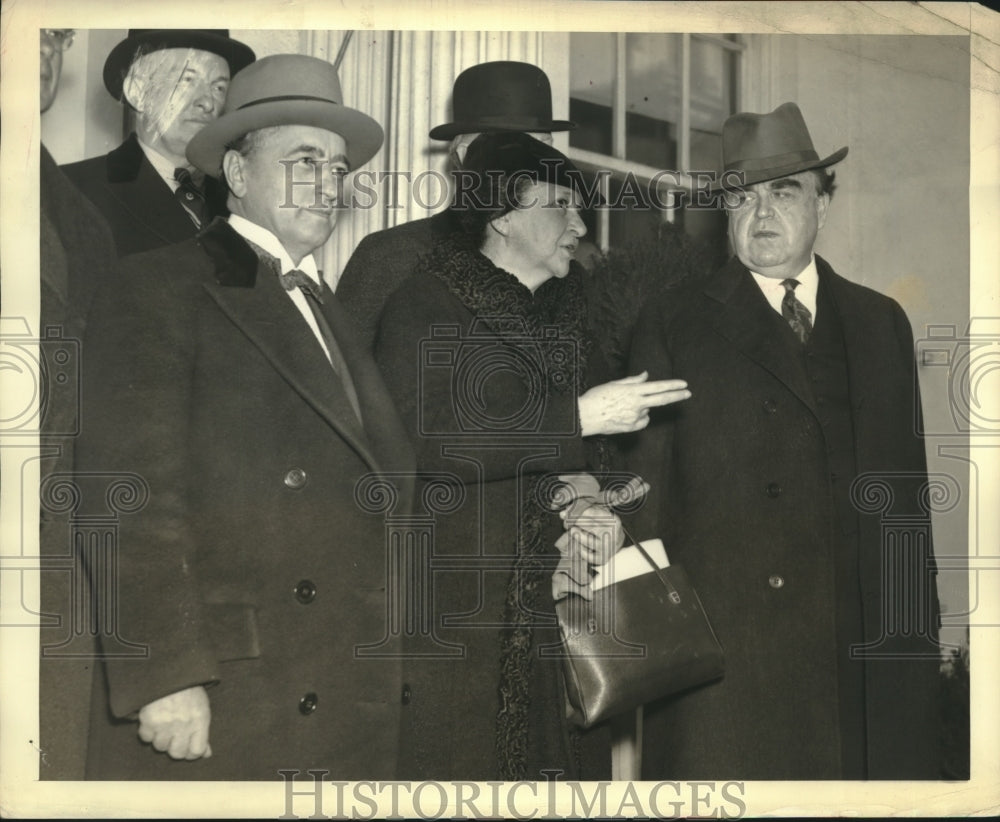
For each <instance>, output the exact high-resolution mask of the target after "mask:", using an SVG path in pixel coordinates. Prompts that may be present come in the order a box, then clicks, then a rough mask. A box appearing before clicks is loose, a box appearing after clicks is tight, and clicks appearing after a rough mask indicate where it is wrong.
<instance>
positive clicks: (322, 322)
mask: <svg viewBox="0 0 1000 822" xmlns="http://www.w3.org/2000/svg"><path fill="white" fill-rule="evenodd" d="M279 276H280V277H281V284H282V286H284V289H285V291H294V290H295V289H296V288H298V289H299V290H300V291H302V293H303V294H305V295H306V302H307V303H308V304H309V309H310V310H311V311H312V313H313V317H314V318H315V319H316V325H317V326H318V327H319V333H320V336H321V337H322V338H323V342H325V343H326V349H327V351H329V352H330V364H331V365H332V366H333V370H334V371H336V372H337V376H338V377H340V382H341V383H342V384H343V386H344V393H345V394H346V395H347V400H348V402H350V404H351V408H353V409H354V414H355V416H357V418H358V422H361V423H362V424H363V421H362V419H361V405H360V404H359V403H358V393H357V391H355V389H354V381H353V380H352V379H351V372H350V371H349V370H348V368H347V362H346V361H345V360H344V355H343V354H341V353H340V346H339V345H337V339H336V338H335V337H334V336H333V329H331V328H330V324H329V323H328V322H327V321H326V317H325V316H324V314H323V309H322V308H321V306H322V305H323V294H322V288H321V287H320V285H319V284H318V283H317V282H316V281H315V280H314V279H313V278H312V277H310V276H309V275H308V274H306V273H305V272H304V271H299V269H297V268H295V269H292V270H291V271H286V272H285V273H284V274H280V275H279Z"/></svg>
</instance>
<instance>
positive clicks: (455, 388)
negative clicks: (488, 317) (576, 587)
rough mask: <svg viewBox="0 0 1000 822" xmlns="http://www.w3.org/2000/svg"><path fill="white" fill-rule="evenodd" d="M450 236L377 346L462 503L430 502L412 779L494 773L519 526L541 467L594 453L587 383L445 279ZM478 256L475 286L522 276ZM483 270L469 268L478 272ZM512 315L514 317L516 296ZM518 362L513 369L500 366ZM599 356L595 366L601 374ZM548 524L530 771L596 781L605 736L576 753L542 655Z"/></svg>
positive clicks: (437, 472) (404, 406)
mask: <svg viewBox="0 0 1000 822" xmlns="http://www.w3.org/2000/svg"><path fill="white" fill-rule="evenodd" d="M443 247H444V246H442V247H439V250H438V251H436V252H435V256H434V257H432V258H431V259H429V260H428V261H427V263H426V265H425V266H423V267H421V269H420V270H418V271H417V272H416V273H414V274H413V275H412V276H411V277H409V278H408V279H407V280H405V281H404V283H403V285H402V286H401V287H400V288H399V289H398V290H397V291H396V292H395V293H394V294H392V296H390V297H389V299H388V301H387V302H386V305H385V310H384V311H383V313H382V317H381V322H380V329H379V336H378V340H377V343H376V349H375V351H376V353H375V356H376V360H377V361H378V363H379V366H380V368H381V369H382V372H383V374H384V375H385V379H386V383H387V385H388V386H389V389H390V391H391V392H392V394H393V396H394V398H395V399H396V403H397V405H398V407H399V410H400V413H401V414H402V416H403V419H404V421H405V424H406V427H407V429H408V430H409V432H410V435H411V437H412V438H413V442H414V444H415V448H416V450H417V462H418V469H419V472H420V475H421V479H422V481H423V482H424V483H425V484H426V483H431V482H435V481H438V482H444V483H451V484H454V485H457V486H459V493H458V497H457V498H458V499H459V500H460V501H461V502H460V504H456V505H454V506H452V507H451V510H448V511H443V510H438V511H436V512H434V511H428V513H430V514H436V517H435V521H434V532H433V549H432V553H431V562H430V574H429V579H430V582H431V588H430V591H431V595H430V597H428V596H427V592H426V591H425V592H424V593H423V596H424V597H425V599H424V602H425V608H426V612H427V613H428V614H429V615H430V625H431V631H430V633H431V635H430V636H417V637H414V639H415V640H418V641H416V642H414V643H413V644H412V645H411V647H412V648H413V649H414V651H415V652H416V653H420V654H422V655H423V656H422V658H420V659H415V660H411V662H410V663H409V665H408V672H407V681H408V684H409V686H410V702H409V705H408V707H407V708H406V710H405V714H404V735H403V751H404V757H403V758H404V759H405V765H404V769H403V770H402V771H401V774H400V775H401V777H402V778H404V779H411V780H422V779H432V778H436V779H472V780H483V779H496V778H499V777H500V766H499V764H498V755H497V712H498V710H499V708H500V704H501V700H500V696H499V685H500V681H501V637H502V635H503V629H504V618H505V607H504V603H505V597H506V593H507V586H508V583H509V580H510V579H511V572H512V569H513V567H514V562H515V557H516V555H517V551H518V535H519V533H521V532H522V529H523V528H525V527H528V526H527V525H526V522H525V517H524V514H525V508H526V506H525V500H526V499H527V497H528V492H529V489H530V487H531V482H532V479H533V478H534V477H536V476H538V475H540V474H544V473H547V472H551V471H556V472H565V471H575V470H586V467H587V463H588V452H587V447H586V446H585V443H584V441H583V439H582V438H581V437H580V434H579V423H578V419H577V396H578V394H579V393H582V391H583V386H582V385H580V384H579V383H577V382H576V381H575V380H572V383H573V384H572V385H571V386H568V387H567V388H568V390H566V391H565V392H562V393H556V392H552V391H548V390H547V389H546V388H544V386H545V385H546V384H547V380H546V377H545V376H544V370H545V366H544V364H543V363H542V362H541V360H540V359H539V348H538V345H537V340H534V339H532V337H531V335H530V334H528V333H525V332H523V331H522V332H520V333H518V332H517V331H511V333H509V334H508V333H502V332H499V331H498V330H497V327H496V326H495V325H492V324H484V323H483V322H482V316H481V315H482V313H483V312H477V311H473V310H472V308H470V304H469V302H468V301H464V300H463V299H462V298H460V297H459V296H457V295H456V293H454V292H453V291H452V290H451V289H450V288H449V287H448V286H446V285H445V284H444V283H443V282H442V280H441V279H439V277H438V276H436V274H435V273H434V271H435V268H436V265H435V263H436V262H438V261H440V259H441V258H442V257H444V256H445V255H444V254H443V252H441V250H440V249H442V248H443ZM475 256H476V257H478V258H479V260H480V261H482V264H483V265H485V266H487V267H488V268H489V269H490V271H488V272H485V273H483V272H478V273H479V274H480V275H481V277H480V279H478V280H477V282H478V283H480V284H485V283H488V282H490V278H491V277H499V278H500V279H501V280H510V281H513V280H514V278H513V277H512V275H510V274H507V273H506V272H501V271H500V270H499V269H497V268H495V267H493V266H492V264H490V263H489V262H488V261H487V260H486V258H485V257H482V255H478V254H477V255H475ZM474 274H476V272H474V271H473V270H471V269H470V270H469V271H468V277H469V280H470V282H471V281H473V276H474ZM572 276H575V277H578V276H579V275H572ZM493 282H496V281H495V280H493ZM550 283H551V285H552V286H554V287H556V288H560V287H561V286H562V283H555V282H553V281H550ZM514 287H515V288H520V289H523V288H524V287H523V286H520V285H515V286H514ZM543 288H545V286H543ZM484 291H487V292H488V291H489V286H488V285H486V286H485V288H484ZM524 292H525V294H527V289H524ZM477 296H480V297H482V296H484V294H478V295H477ZM501 302H502V301H501ZM503 313H504V315H505V316H506V318H507V319H508V320H513V321H514V322H515V323H516V321H517V313H516V310H515V309H514V305H513V303H509V304H507V306H506V308H505V309H504V310H503ZM565 342H566V340H565V338H563V340H562V341H561V342H560V343H557V344H564V343H565ZM543 344H544V343H543ZM576 353H577V352H576V351H575V350H573V351H572V353H571V356H570V359H572V358H573V357H574V356H575V355H576ZM521 357H525V358H527V359H528V360H529V361H530V362H531V363H532V365H531V367H529V369H528V371H527V372H526V371H525V370H523V369H522V368H520V367H519V366H518V365H517V362H519V361H521V360H520V358H521ZM511 363H513V364H514V367H513V368H507V367H505V365H504V364H506V365H510V364H511ZM596 367H597V366H596V365H595V364H593V363H591V364H590V370H591V373H593V370H594V368H596ZM533 368H537V369H538V371H537V372H536V373H537V375H538V376H539V380H538V381H537V382H536V381H532V379H530V373H531V372H532V369H533ZM426 499H428V497H426V496H425V500H426ZM540 524H541V530H542V533H543V536H542V537H541V539H542V540H544V545H541V546H540V547H541V549H542V551H541V552H542V553H543V554H544V555H545V560H543V561H546V562H548V563H549V564H548V566H547V567H548V571H549V573H548V574H546V575H545V576H544V581H543V583H542V584H541V586H540V591H541V594H542V596H541V597H540V603H539V605H538V606H537V609H538V611H537V614H536V617H537V619H536V624H537V626H538V629H537V630H536V632H535V634H534V646H533V648H532V651H531V653H532V654H533V663H532V665H531V673H530V683H531V684H530V686H529V688H530V691H531V705H530V708H529V724H530V729H529V737H528V744H527V750H528V757H527V761H526V768H527V778H528V779H536V780H544V778H545V777H544V776H543V775H542V774H541V773H540V770H541V769H542V768H547V767H551V768H560V769H562V770H563V772H564V773H571V774H574V775H576V774H577V770H576V769H577V766H578V765H579V766H580V767H582V768H584V769H585V774H586V769H588V768H589V769H590V770H589V774H590V776H591V778H598V776H601V777H605V778H606V777H607V776H608V774H609V773H610V745H609V742H608V737H607V736H601V737H600V741H597V736H598V735H594V737H593V738H592V740H591V742H590V744H589V747H587V748H586V749H585V751H584V754H583V759H584V761H583V762H581V763H578V762H577V761H576V760H577V755H576V754H575V753H574V752H573V750H572V747H573V745H574V744H576V743H573V742H572V741H571V739H570V735H569V732H568V728H567V727H566V726H565V723H563V722H562V721H561V718H562V715H563V711H564V696H563V692H562V685H561V682H560V680H559V672H558V669H557V665H558V660H553V659H546V660H541V659H539V658H538V655H537V654H538V649H539V647H541V646H542V645H543V644H544V643H545V642H550V643H551V642H554V641H556V640H557V638H558V637H557V635H556V634H555V633H554V632H553V627H552V626H553V624H554V623H553V617H552V598H551V591H550V581H549V580H550V574H551V570H552V566H553V564H554V562H555V561H556V560H557V559H558V554H557V552H556V551H555V549H554V548H553V547H552V546H553V542H554V540H555V539H556V538H557V537H558V535H559V534H560V533H561V531H562V529H561V526H560V524H559V519H558V517H556V516H555V514H545V515H544V517H543V518H542V522H541V523H540ZM433 655H436V656H437V657H438V658H433ZM595 769H598V770H600V773H599V774H598V773H595V772H594V771H595Z"/></svg>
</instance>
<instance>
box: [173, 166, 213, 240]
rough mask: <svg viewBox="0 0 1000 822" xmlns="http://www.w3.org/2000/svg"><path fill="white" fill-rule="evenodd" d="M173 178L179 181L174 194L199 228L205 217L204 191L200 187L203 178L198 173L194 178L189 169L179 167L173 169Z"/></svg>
mask: <svg viewBox="0 0 1000 822" xmlns="http://www.w3.org/2000/svg"><path fill="white" fill-rule="evenodd" d="M174 179H175V180H176V181H177V182H178V183H179V185H178V186H177V191H175V192H174V196H175V197H176V198H177V201H178V202H179V203H180V204H181V205H182V206H184V208H185V209H187V211H188V213H189V214H191V216H192V218H193V219H194V222H195V225H197V226H198V227H199V228H201V226H203V225H204V224H205V219H206V208H205V192H204V190H203V189H202V185H203V184H204V180H205V178H204V177H203V176H201V175H200V174H199V178H198V179H196V178H195V177H194V176H193V175H192V174H191V172H190V170H188V169H186V168H183V167H181V168H175V169H174Z"/></svg>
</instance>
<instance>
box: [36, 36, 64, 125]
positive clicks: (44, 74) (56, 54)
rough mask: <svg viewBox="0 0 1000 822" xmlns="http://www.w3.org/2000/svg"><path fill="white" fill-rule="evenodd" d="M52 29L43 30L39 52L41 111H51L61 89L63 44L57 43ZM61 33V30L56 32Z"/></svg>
mask: <svg viewBox="0 0 1000 822" xmlns="http://www.w3.org/2000/svg"><path fill="white" fill-rule="evenodd" d="M52 31H53V30H52V29H42V30H41V36H42V42H41V49H40V52H39V61H40V66H39V68H40V73H39V82H40V91H41V95H40V96H41V111H43V112H45V111H47V110H48V109H49V107H50V106H51V105H52V103H53V102H54V101H55V99H56V91H57V90H58V88H59V75H60V74H62V63H63V55H62V53H63V50H62V47H61V44H60V43H58V42H57V41H56V37H54V36H53V34H52V33H51V32H52ZM55 31H56V32H57V33H61V32H60V30H55Z"/></svg>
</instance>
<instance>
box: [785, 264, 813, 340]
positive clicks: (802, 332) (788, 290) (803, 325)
mask: <svg viewBox="0 0 1000 822" xmlns="http://www.w3.org/2000/svg"><path fill="white" fill-rule="evenodd" d="M781 284H782V285H783V286H784V287H785V296H784V299H782V301H781V316H782V317H784V318H785V320H786V321H787V322H788V324H789V325H790V326H791V327H792V331H794V332H795V336H796V337H798V338H799V342H800V343H802V344H803V345H805V344H806V343H807V342H808V341H809V334H810V333H811V332H812V314H811V313H810V312H809V309H808V308H806V307H805V306H804V305H802V303H800V302H799V301H798V299H796V297H795V289H796V287H797V286H798V285H799V281H798V280H792V279H788V280H782V281H781Z"/></svg>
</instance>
